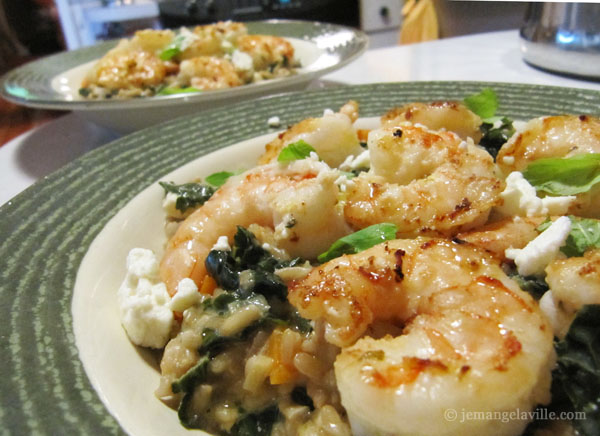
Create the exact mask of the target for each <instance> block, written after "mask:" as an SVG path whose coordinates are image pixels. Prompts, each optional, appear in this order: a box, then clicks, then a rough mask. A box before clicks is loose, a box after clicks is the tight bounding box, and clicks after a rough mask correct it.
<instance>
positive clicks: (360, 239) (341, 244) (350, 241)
mask: <svg viewBox="0 0 600 436" xmlns="http://www.w3.org/2000/svg"><path fill="white" fill-rule="evenodd" d="M397 231H398V229H397V227H396V225H395V224H391V223H381V224H375V225H372V226H369V227H367V228H365V229H362V230H359V231H358V232H355V233H352V234H350V235H347V236H344V237H343V238H340V239H338V240H337V241H335V242H334V243H333V244H332V245H331V247H329V250H327V251H326V252H325V253H322V254H320V255H319V257H318V258H317V259H318V261H319V262H321V263H324V262H327V261H330V260H331V259H335V258H336V257H340V256H341V255H343V254H353V253H358V252H361V251H363V250H366V249H367V248H371V247H373V246H374V245H377V244H380V243H382V242H384V241H389V240H391V239H396V232H397Z"/></svg>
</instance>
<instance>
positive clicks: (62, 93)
mask: <svg viewBox="0 0 600 436" xmlns="http://www.w3.org/2000/svg"><path fill="white" fill-rule="evenodd" d="M256 35H264V37H259V38H258V37H256ZM279 38H282V39H283V40H282V39H279ZM118 44H119V41H109V42H104V43H100V44H97V45H94V46H91V47H86V48H82V49H78V50H74V51H69V52H63V53H60V54H57V55H53V56H49V57H46V58H43V59H40V60H38V61H34V62H32V63H29V64H26V65H24V66H22V67H19V68H17V69H15V70H13V71H11V72H9V73H7V74H6V75H5V76H4V77H3V78H2V82H1V83H2V85H1V87H0V92H2V95H3V96H4V97H5V98H6V99H8V100H11V101H13V102H15V103H18V104H23V105H26V106H31V107H39V108H47V109H59V110H70V111H76V112H78V113H80V114H81V115H82V116H84V117H86V118H88V119H90V120H92V121H94V122H97V123H98V124H102V125H104V126H107V127H110V128H112V129H114V130H117V131H119V132H131V131H134V130H138V129H140V128H143V127H147V126H151V125H154V124H156V123H158V122H161V121H164V120H167V119H173V118H175V117H177V116H180V115H183V114H189V113H192V112H194V111H198V110H204V109H207V108H215V107H217V106H219V105H222V104H227V103H232V102H235V101H241V100H244V99H249V98H254V97H258V96H263V95H267V94H273V93H280V92H285V91H291V90H299V89H303V88H305V87H306V86H307V85H308V84H309V83H310V82H311V81H312V80H313V79H315V78H317V77H320V76H322V75H323V74H326V73H328V72H331V71H333V70H335V69H337V68H340V67H342V66H344V65H346V64H347V63H349V62H351V61H352V60H354V59H356V58H357V57H358V56H359V55H360V54H361V53H362V52H363V51H364V50H366V48H367V45H368V39H367V36H366V35H365V34H364V33H362V32H361V31H359V30H356V29H352V28H348V27H344V26H339V25H333V24H326V23H319V22H305V21H285V20H268V21H257V22H249V23H244V24H240V23H231V22H223V23H217V24H214V25H206V26H199V27H197V28H190V29H189V30H187V29H174V30H173V31H170V30H167V31H153V30H148V31H142V32H139V33H138V34H137V35H136V36H134V37H132V38H129V39H128V40H127V41H121V42H120V44H119V45H118ZM103 57H104V59H103V60H102V62H100V63H98V61H99V60H100V59H101V58H103Z"/></svg>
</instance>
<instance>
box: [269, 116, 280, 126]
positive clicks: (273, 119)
mask: <svg viewBox="0 0 600 436" xmlns="http://www.w3.org/2000/svg"><path fill="white" fill-rule="evenodd" d="M267 124H268V125H269V127H279V126H280V125H281V120H280V119H279V117H271V118H269V119H268V120H267Z"/></svg>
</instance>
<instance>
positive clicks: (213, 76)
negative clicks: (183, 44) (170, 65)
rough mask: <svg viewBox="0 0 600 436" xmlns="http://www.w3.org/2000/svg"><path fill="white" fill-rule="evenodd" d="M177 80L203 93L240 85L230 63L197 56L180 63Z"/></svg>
mask: <svg viewBox="0 0 600 436" xmlns="http://www.w3.org/2000/svg"><path fill="white" fill-rule="evenodd" d="M177 80H178V81H179V82H180V83H182V84H189V85H191V86H193V87H194V88H198V89H202V90H205V91H206V90H211V89H223V88H232V87H235V86H240V85H242V81H241V79H240V78H239V76H238V75H237V73H236V71H235V67H234V66H233V64H232V63H231V62H230V61H228V60H227V59H222V58H216V57H211V56H199V57H196V58H192V59H187V60H185V61H183V62H181V65H180V69H179V75H178V76H177Z"/></svg>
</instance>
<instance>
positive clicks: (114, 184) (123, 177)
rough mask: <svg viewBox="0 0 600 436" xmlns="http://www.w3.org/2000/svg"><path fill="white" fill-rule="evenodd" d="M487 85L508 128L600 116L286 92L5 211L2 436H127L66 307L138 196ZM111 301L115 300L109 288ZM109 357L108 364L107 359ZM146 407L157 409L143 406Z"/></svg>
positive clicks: (534, 91)
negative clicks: (261, 145) (245, 153)
mask: <svg viewBox="0 0 600 436" xmlns="http://www.w3.org/2000/svg"><path fill="white" fill-rule="evenodd" d="M485 87H491V88H492V89H494V90H495V91H496V92H497V93H498V95H499V99H500V110H499V112H500V114H501V115H506V116H510V117H513V118H515V119H527V118H529V117H534V116H542V115H550V114H560V113H575V114H590V115H596V116H598V115H600V114H599V111H600V92H598V91H592V90H585V89H576V88H562V87H550V86H543V85H523V84H512V83H488V82H405V83H385V84H370V85H357V86H349V87H340V88H331V89H325V90H318V91H310V92H302V93H290V94H283V95H279V96H274V97H268V98H263V99H260V100H254V101H248V102H245V103H240V104H237V105H235V106H229V107H224V108H221V109H218V110H213V111H206V112H202V113H199V114H195V115H190V116H186V117H183V118H179V119H177V120H173V121H169V122H166V123H163V124H161V125H158V126H154V127H151V128H148V129H145V130H142V131H139V132H136V133H134V134H131V135H128V136H125V137H123V138H121V139H118V140H116V141H114V142H112V143H110V144H107V145H105V146H103V147H100V148H98V149H95V150H93V151H91V152H89V153H87V154H85V155H84V156H82V157H80V158H78V159H76V160H75V161H73V162H71V163H69V164H68V165H66V166H65V167H63V168H62V169H60V170H58V171H56V172H54V173H52V174H51V175H49V176H47V177H45V178H44V179H42V180H40V181H39V182H37V183H35V184H34V185H32V186H31V187H30V188H28V189H26V190H25V191H24V192H22V193H21V194H19V195H17V196H16V197H15V198H13V199H12V200H11V201H9V202H8V203H6V204H4V205H3V206H2V207H0V235H2V244H0V275H1V277H2V278H1V280H0V310H1V313H0V332H2V333H0V349H2V350H4V352H3V353H2V356H1V357H0V373H1V377H0V392H2V395H1V397H0V434H48V435H50V434H122V433H123V431H122V430H121V429H120V427H119V425H118V423H117V422H116V421H115V419H114V418H113V417H112V416H111V415H110V414H109V413H108V412H107V410H106V409H105V407H104V405H103V404H102V402H101V401H100V399H99V398H98V396H97V395H96V393H95V392H94V390H93V388H92V386H91V385H90V383H89V381H88V379H87V377H86V375H85V373H84V370H83V367H82V365H81V362H80V361H79V360H78V353H77V348H76V346H75V342H74V335H73V328H72V316H71V297H72V290H73V285H74V282H75V277H76V274H77V269H78V267H79V264H80V262H81V260H82V258H83V256H84V255H85V253H86V251H87V249H88V247H89V246H90V244H91V242H92V241H93V240H94V238H95V236H96V235H97V234H98V233H99V232H100V231H101V230H102V228H103V227H104V225H105V224H106V223H107V222H108V221H109V220H110V219H111V218H112V217H113V216H114V215H115V214H116V212H117V211H118V210H119V209H121V208H122V207H123V206H125V204H127V202H128V201H130V200H131V198H133V197H134V196H135V195H136V194H137V193H139V192H140V191H142V190H143V189H144V188H146V187H147V186H148V185H150V184H152V183H154V182H155V181H157V180H158V179H160V178H161V177H162V176H164V175H165V174H167V173H168V172H170V171H172V170H174V169H175V168H178V167H180V166H181V165H183V164H185V163H186V162H189V161H191V160H193V159H195V158H198V157H200V156H203V155H205V154H207V153H209V152H211V151H213V150H216V149H219V148H222V147H225V146H227V145H231V144H234V143H237V142H239V141H242V140H245V139H249V138H252V137H256V136H258V135H262V134H265V133H268V132H272V131H273V129H272V128H269V126H268V123H267V120H268V118H270V117H271V116H275V115H277V116H279V117H280V119H281V122H282V126H286V125H289V124H292V123H294V122H296V121H299V120H300V119H303V118H305V117H308V116H319V115H320V114H322V113H323V110H324V109H326V108H332V109H336V108H338V107H339V106H341V105H342V104H343V103H345V102H346V101H347V100H348V99H354V100H357V101H358V102H359V104H360V107H361V116H375V115H379V114H381V113H383V112H384V111H385V110H387V109H389V108H391V107H393V106H395V105H398V104H402V103H406V102H410V101H433V100H441V99H455V100H456V99H458V100H460V99H462V98H464V97H465V96H467V95H470V94H473V93H475V92H479V91H480V90H481V89H482V88H485ZM115 291H116V290H115ZM107 358H108V356H107ZM148 401H153V399H152V398H149V399H148Z"/></svg>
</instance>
